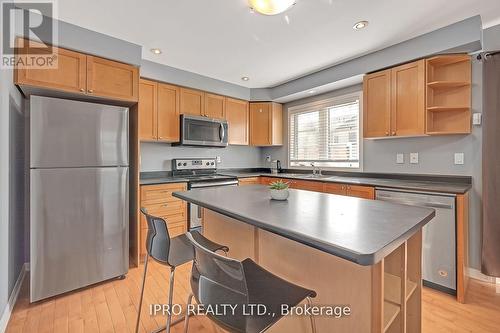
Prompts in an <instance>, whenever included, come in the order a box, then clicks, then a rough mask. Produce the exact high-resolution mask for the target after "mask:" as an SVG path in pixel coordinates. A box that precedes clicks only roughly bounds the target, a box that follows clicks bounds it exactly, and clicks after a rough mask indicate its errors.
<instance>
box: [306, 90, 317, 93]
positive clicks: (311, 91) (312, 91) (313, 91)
mask: <svg viewBox="0 0 500 333" xmlns="http://www.w3.org/2000/svg"><path fill="white" fill-rule="evenodd" d="M315 92H316V90H309V91H308V93H309V94H314V93H315Z"/></svg>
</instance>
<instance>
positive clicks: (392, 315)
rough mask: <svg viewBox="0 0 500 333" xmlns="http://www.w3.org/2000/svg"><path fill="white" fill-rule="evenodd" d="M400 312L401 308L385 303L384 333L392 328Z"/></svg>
mask: <svg viewBox="0 0 500 333" xmlns="http://www.w3.org/2000/svg"><path fill="white" fill-rule="evenodd" d="M400 311H401V309H400V307H399V306H397V305H396V304H393V303H391V302H387V301H384V332H385V331H387V329H388V328H389V327H390V326H391V324H392V323H393V322H394V320H395V319H396V317H397V316H398V314H399V312H400Z"/></svg>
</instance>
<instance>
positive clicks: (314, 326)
mask: <svg viewBox="0 0 500 333" xmlns="http://www.w3.org/2000/svg"><path fill="white" fill-rule="evenodd" d="M306 301H307V306H308V307H309V309H310V308H312V300H311V297H306ZM309 320H310V321H311V330H312V333H316V322H315V320H314V315H312V314H311V315H310V316H309Z"/></svg>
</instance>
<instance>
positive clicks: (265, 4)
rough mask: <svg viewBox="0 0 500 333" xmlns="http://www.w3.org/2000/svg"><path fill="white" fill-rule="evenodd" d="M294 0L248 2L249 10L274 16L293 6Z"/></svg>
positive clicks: (256, 0)
mask: <svg viewBox="0 0 500 333" xmlns="http://www.w3.org/2000/svg"><path fill="white" fill-rule="evenodd" d="M295 3H296V0H248V5H249V6H250V9H251V10H254V11H256V12H259V13H261V14H264V15H276V14H280V13H283V12H284V11H285V10H287V9H288V8H290V7H291V6H293V5H295Z"/></svg>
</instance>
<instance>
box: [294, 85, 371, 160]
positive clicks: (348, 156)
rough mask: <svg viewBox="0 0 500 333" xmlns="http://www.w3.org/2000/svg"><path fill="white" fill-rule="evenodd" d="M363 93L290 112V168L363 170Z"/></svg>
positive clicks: (312, 104)
mask: <svg viewBox="0 0 500 333" xmlns="http://www.w3.org/2000/svg"><path fill="white" fill-rule="evenodd" d="M360 101H361V93H356V94H352V95H346V96H341V97H336V98H333V99H329V100H325V101H321V102H319V103H311V104H306V105H301V106H297V107H294V108H290V112H289V116H288V126H289V127H288V128H289V131H288V133H289V146H288V147H289V148H288V149H289V164H290V167H310V166H311V163H313V162H314V165H315V166H318V167H330V168H356V169H358V168H360V155H361V153H360V142H361V140H360V131H359V128H360V108H361V103H360Z"/></svg>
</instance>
